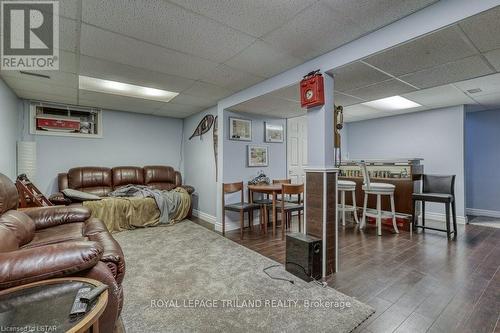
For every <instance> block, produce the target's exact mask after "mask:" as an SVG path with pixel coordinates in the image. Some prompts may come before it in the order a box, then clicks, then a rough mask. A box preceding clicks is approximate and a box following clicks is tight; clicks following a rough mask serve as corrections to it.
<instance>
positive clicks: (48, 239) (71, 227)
mask: <svg viewBox="0 0 500 333" xmlns="http://www.w3.org/2000/svg"><path fill="white" fill-rule="evenodd" d="M83 228H84V223H83V222H76V223H67V224H60V225H58V226H55V227H50V228H46V229H41V230H38V231H36V232H35V234H34V237H33V240H32V241H31V242H30V243H28V244H26V245H25V246H23V248H31V247H36V246H42V245H47V244H54V243H60V242H65V241H69V240H85V239H86V238H85V237H84V236H83Z"/></svg>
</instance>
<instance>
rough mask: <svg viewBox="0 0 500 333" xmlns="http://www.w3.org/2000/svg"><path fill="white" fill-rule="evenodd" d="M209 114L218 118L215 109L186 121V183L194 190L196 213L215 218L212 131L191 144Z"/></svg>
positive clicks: (215, 193)
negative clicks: (201, 121)
mask: <svg viewBox="0 0 500 333" xmlns="http://www.w3.org/2000/svg"><path fill="white" fill-rule="evenodd" d="M207 114H212V115H214V116H216V115H217V108H216V107H213V108H210V109H207V110H205V111H202V112H200V113H197V114H195V115H192V116H191V117H188V118H185V119H184V181H185V183H186V184H188V185H192V186H194V187H195V189H196V191H195V194H194V195H193V209H196V210H198V211H200V212H202V213H205V214H209V215H211V216H212V217H215V215H216V204H217V183H216V177H215V157H214V150H213V139H212V131H213V129H211V130H210V131H209V132H208V133H206V134H204V135H203V136H201V137H199V136H198V137H194V138H193V139H191V140H189V137H190V136H191V134H193V132H194V130H195V129H196V127H197V126H198V123H199V122H200V120H201V119H203V117H204V116H206V115H207Z"/></svg>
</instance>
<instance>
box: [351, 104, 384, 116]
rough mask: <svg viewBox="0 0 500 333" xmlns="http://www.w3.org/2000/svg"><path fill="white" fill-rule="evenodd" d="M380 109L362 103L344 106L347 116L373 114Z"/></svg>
mask: <svg viewBox="0 0 500 333" xmlns="http://www.w3.org/2000/svg"><path fill="white" fill-rule="evenodd" d="M380 113H382V111H380V110H377V109H374V108H371V107H369V106H366V105H363V104H356V105H351V106H347V107H345V108H344V114H346V115H349V116H356V117H358V116H366V115H373V114H380Z"/></svg>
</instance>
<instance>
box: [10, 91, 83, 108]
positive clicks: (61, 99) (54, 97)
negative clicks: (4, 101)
mask: <svg viewBox="0 0 500 333" xmlns="http://www.w3.org/2000/svg"><path fill="white" fill-rule="evenodd" d="M77 92H78V91H77V90H76V89H72V90H71V91H69V90H65V91H64V92H62V93H61V94H59V93H58V94H47V93H44V92H39V91H28V90H20V89H17V90H16V91H15V93H16V95H17V96H18V97H19V98H23V99H28V100H36V101H43V102H52V103H63V104H73V105H76V104H77Z"/></svg>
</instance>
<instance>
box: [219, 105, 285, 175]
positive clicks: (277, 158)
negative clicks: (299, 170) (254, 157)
mask: <svg viewBox="0 0 500 333" xmlns="http://www.w3.org/2000/svg"><path fill="white" fill-rule="evenodd" d="M229 117H235V118H242V119H249V120H252V141H251V142H250V141H235V140H229ZM264 122H269V123H271V124H277V125H283V128H285V130H286V120H285V119H277V118H269V117H264V116H259V115H254V114H246V113H239V112H238V113H235V112H231V111H226V112H224V128H225V129H226V130H225V132H224V134H225V135H224V182H236V181H241V180H243V181H244V182H245V183H246V182H247V181H248V180H250V179H252V178H253V177H255V176H256V175H257V172H258V171H259V170H262V171H264V173H265V174H266V175H267V176H268V177H269V178H271V179H277V178H286V168H287V165H286V164H287V162H286V142H284V143H269V142H264ZM285 137H286V133H285ZM285 141H286V140H285ZM248 145H263V146H268V147H269V150H268V152H269V165H268V166H267V167H248V166H247V146H248Z"/></svg>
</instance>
